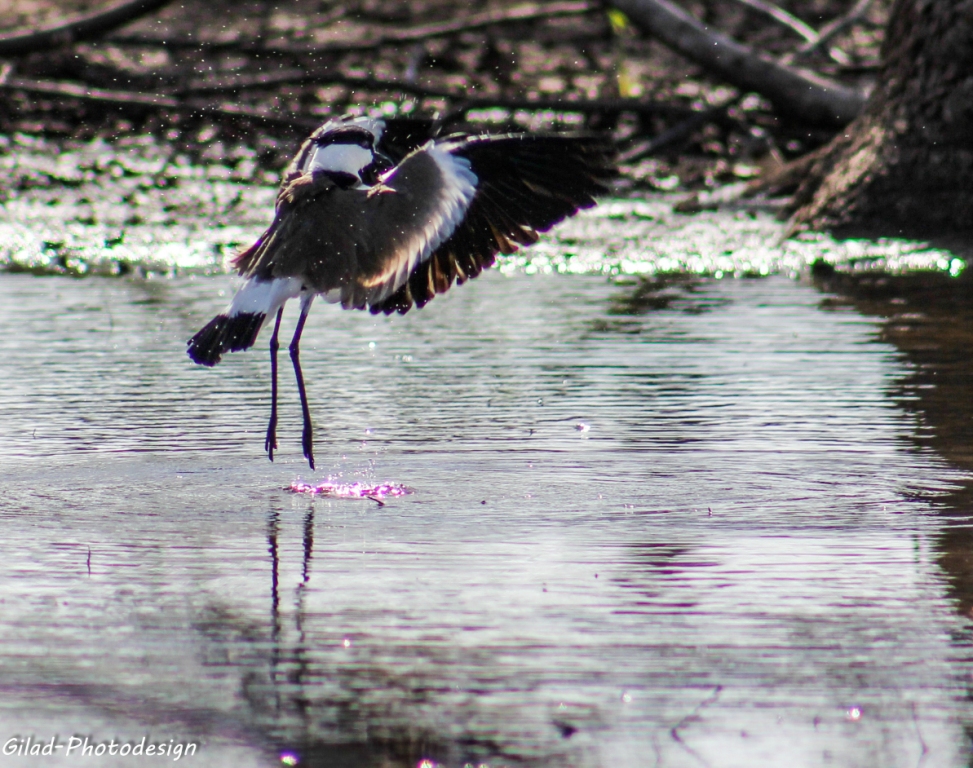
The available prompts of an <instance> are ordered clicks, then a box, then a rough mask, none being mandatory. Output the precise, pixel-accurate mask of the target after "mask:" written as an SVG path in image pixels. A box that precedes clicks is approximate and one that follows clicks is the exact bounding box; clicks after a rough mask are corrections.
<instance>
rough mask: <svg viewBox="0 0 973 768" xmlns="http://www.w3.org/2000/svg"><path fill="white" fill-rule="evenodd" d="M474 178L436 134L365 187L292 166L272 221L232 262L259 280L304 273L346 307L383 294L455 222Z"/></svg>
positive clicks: (463, 210)
mask: <svg viewBox="0 0 973 768" xmlns="http://www.w3.org/2000/svg"><path fill="white" fill-rule="evenodd" d="M476 182H477V179H476V176H475V175H474V174H473V172H472V171H471V170H470V161H469V160H468V159H466V158H465V157H462V156H460V155H454V154H451V153H450V152H449V151H447V150H446V149H444V148H441V147H439V146H437V145H436V144H434V143H432V142H429V143H427V144H426V145H425V146H423V147H422V148H420V149H418V150H416V151H414V152H412V153H411V154H409V155H408V156H407V157H406V158H405V159H404V160H403V161H402V162H401V163H400V164H399V165H398V166H396V168H395V169H393V170H392V171H390V172H389V173H388V174H386V175H385V176H383V177H382V181H381V183H379V184H376V185H375V186H373V187H370V188H348V187H342V185H341V184H338V183H335V181H334V180H333V179H332V178H330V177H329V176H328V175H327V173H321V172H315V173H305V174H299V175H293V174H290V175H289V176H288V177H287V178H285V180H284V184H283V185H282V187H281V190H280V194H279V195H278V198H277V211H276V215H275V217H274V222H273V223H272V224H271V226H270V227H269V228H268V230H267V231H266V232H265V233H264V234H263V235H262V236H261V237H260V239H259V240H258V241H257V242H256V243H255V244H254V245H253V246H251V248H249V249H247V250H246V251H244V252H243V253H242V254H240V255H239V256H238V257H237V258H236V259H235V260H234V265H235V266H236V267H237V269H238V270H239V271H240V274H242V275H243V276H244V277H248V278H256V279H258V280H276V279H280V278H291V277H295V278H300V279H302V280H303V281H304V284H305V285H306V286H307V288H308V289H310V290H313V291H315V292H317V293H321V294H324V296H325V298H326V299H328V300H330V301H340V302H341V304H342V306H344V307H345V308H346V309H351V308H354V309H364V308H365V307H366V306H374V305H376V304H381V303H382V302H383V301H385V300H386V299H388V297H390V296H391V295H393V294H394V293H395V292H396V291H398V290H400V289H401V288H402V286H403V285H405V283H406V281H407V280H408V279H409V275H411V274H412V272H413V271H415V269H416V267H417V266H418V265H419V264H421V263H422V262H423V261H426V260H428V259H429V256H430V255H431V254H432V253H433V252H434V251H435V250H436V249H438V248H439V247H440V246H441V245H442V244H443V243H444V242H445V241H446V240H447V239H448V238H449V236H450V235H451V234H452V233H453V232H454V231H455V230H456V228H457V226H458V225H459V223H460V222H461V221H462V220H463V217H464V215H465V214H466V212H467V209H468V208H469V206H470V203H471V201H472V199H473V196H474V192H475V189H476Z"/></svg>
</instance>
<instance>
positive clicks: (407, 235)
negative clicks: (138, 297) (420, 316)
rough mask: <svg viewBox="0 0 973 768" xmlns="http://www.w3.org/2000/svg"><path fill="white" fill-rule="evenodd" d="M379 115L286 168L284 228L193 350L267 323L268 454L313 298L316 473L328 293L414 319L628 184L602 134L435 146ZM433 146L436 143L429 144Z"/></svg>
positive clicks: (250, 334)
mask: <svg viewBox="0 0 973 768" xmlns="http://www.w3.org/2000/svg"><path fill="white" fill-rule="evenodd" d="M386 133H387V131H386V123H385V121H383V120H380V119H374V118H367V117H343V118H338V119H335V120H329V121H328V122H327V123H325V124H324V125H322V126H321V127H319V128H318V129H317V130H315V131H314V133H312V134H311V136H310V137H309V138H308V139H307V140H306V141H305V142H304V144H303V145H302V146H301V149H300V151H299V152H298V153H297V156H296V157H295V158H294V159H293V160H292V161H291V163H290V165H289V166H288V168H287V170H286V171H285V173H284V178H283V181H282V183H281V187H280V191H279V192H278V194H277V205H276V212H275V215H274V220H273V222H272V223H271V225H270V226H269V227H268V228H267V230H266V231H265V232H264V233H263V234H262V235H261V236H260V237H259V238H258V239H257V241H256V242H255V243H254V244H253V245H251V246H250V247H249V248H247V249H246V250H245V251H243V252H242V253H240V254H239V255H238V256H236V257H235V258H234V259H233V261H232V264H233V266H234V267H235V268H236V270H237V272H238V273H239V274H240V275H241V276H242V277H243V278H244V280H245V282H244V283H243V285H242V287H241V288H240V289H239V291H237V293H236V295H235V296H234V297H233V300H232V301H231V302H230V305H229V306H228V307H227V308H226V309H225V310H223V312H221V313H220V314H218V315H217V316H216V317H214V318H213V319H212V320H211V321H210V322H209V323H207V324H206V325H205V326H204V327H203V328H202V330H200V331H199V333H197V334H196V335H195V336H193V337H192V338H191V339H190V340H189V342H188V345H189V348H188V350H187V351H188V353H189V356H190V357H191V358H192V359H193V361H194V362H196V363H199V364H200V365H206V366H213V365H216V364H217V363H218V362H219V361H220V359H221V358H222V356H223V354H224V353H226V352H236V351H239V350H243V349H248V348H250V347H252V346H253V344H254V342H255V341H256V339H257V334H258V333H259V332H260V329H261V328H262V327H263V325H264V323H265V321H266V320H267V318H271V317H273V318H275V319H274V330H273V334H272V335H271V337H270V361H271V405H270V423H269V424H268V425H267V435H266V440H265V443H264V448H265V450H266V451H267V454H268V456H269V458H270V460H271V461H273V459H274V449H276V448H277V350H278V348H279V346H280V345H279V342H278V339H277V336H278V331H279V330H280V320H281V316H282V315H283V310H284V304H285V303H286V302H287V301H288V300H289V299H299V300H300V317H299V319H298V321H297V327H296V329H295V331H294V337H293V339H292V340H291V343H290V357H291V361H292V362H293V365H294V372H295V375H296V377H297V386H298V391H299V393H300V398H301V409H302V412H303V418H304V427H303V432H302V440H301V442H302V447H303V450H304V457H305V458H306V459H307V460H308V463H309V464H310V466H311V469H312V470H313V469H314V450H313V436H312V428H311V412H310V407H309V406H308V399H307V392H306V390H305V386H304V375H303V373H302V371H301V363H300V346H299V345H300V339H301V333H302V331H303V330H304V323H305V321H306V320H307V314H308V311H309V310H310V309H311V303H312V302H313V301H314V298H315V297H316V296H319V295H320V296H322V297H324V299H325V301H328V302H333V303H340V304H341V306H342V307H343V308H345V309H368V310H370V311H371V312H372V313H378V312H384V313H385V314H390V313H392V312H399V313H403V314H404V313H405V312H407V311H408V310H409V309H410V308H411V307H412V306H416V307H422V306H424V305H425V304H426V303H427V302H429V301H430V300H431V299H432V298H433V297H434V296H435V295H436V294H437V293H442V292H444V291H446V290H448V289H449V287H450V286H452V285H453V284H454V283H456V284H461V283H463V282H465V281H466V280H469V279H472V278H474V277H476V276H477V275H478V274H479V273H480V272H481V271H482V270H484V269H486V268H488V267H490V266H491V265H492V264H493V263H494V260H495V258H496V255H497V254H498V253H503V254H509V253H513V252H515V251H516V250H517V248H518V246H520V245H530V244H532V243H534V242H536V241H537V239H538V232H544V231H546V230H548V229H550V228H551V227H552V226H554V225H555V224H557V223H558V222H560V221H562V220H563V219H564V218H566V217H568V216H572V215H574V214H575V213H577V211H578V210H579V209H581V208H590V207H591V206H593V205H594V204H595V199H594V198H595V196H596V195H599V194H604V193H605V192H607V191H608V187H607V183H608V181H609V180H610V179H611V178H612V177H613V176H614V174H615V171H614V165H613V157H614V150H613V148H612V145H611V143H610V142H609V141H608V140H606V139H604V138H602V137H599V136H596V135H591V134H553V133H548V134H527V133H506V134H481V135H468V134H454V135H450V136H446V137H442V138H435V139H429V140H426V141H419V140H416V137H415V136H414V134H409V133H404V132H400V133H401V136H400V137H399V138H398V139H397V140H393V138H392V137H388V138H387V137H386ZM423 138H425V137H423Z"/></svg>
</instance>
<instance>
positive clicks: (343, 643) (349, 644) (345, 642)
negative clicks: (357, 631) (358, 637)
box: [341, 637, 351, 648]
mask: <svg viewBox="0 0 973 768" xmlns="http://www.w3.org/2000/svg"><path fill="white" fill-rule="evenodd" d="M341 644H342V645H343V646H344V647H345V648H351V640H349V639H348V638H347V637H346V638H345V639H344V640H342V641H341Z"/></svg>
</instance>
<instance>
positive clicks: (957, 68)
mask: <svg viewBox="0 0 973 768" xmlns="http://www.w3.org/2000/svg"><path fill="white" fill-rule="evenodd" d="M882 60H883V65H882V70H881V72H880V75H879V81H878V83H877V85H876V87H875V90H874V91H873V92H872V95H871V97H870V98H869V100H868V103H867V104H866V105H865V109H864V111H863V112H862V114H861V115H860V116H859V117H858V118H857V119H856V120H855V121H854V122H852V123H851V124H850V125H849V126H848V127H847V128H846V129H845V130H843V131H841V133H839V135H838V136H837V137H836V138H835V139H834V140H833V141H832V142H831V144H829V145H828V146H827V147H826V148H825V149H824V150H823V151H819V152H818V153H817V156H816V158H815V160H814V162H813V164H812V166H811V169H810V171H809V173H808V175H807V177H806V178H805V179H804V181H803V183H802V184H801V185H800V186H799V187H798V190H797V192H796V193H795V196H794V200H793V203H792V205H793V208H795V209H796V210H795V212H794V215H793V217H792V218H791V224H790V233H791V234H794V233H796V232H798V231H801V230H805V229H816V230H830V231H834V232H837V233H839V234H842V233H844V234H870V235H913V236H929V235H939V234H943V233H945V232H957V231H964V230H973V0H896V2H895V4H894V6H893V8H892V12H891V16H890V18H889V25H888V29H887V31H886V38H885V43H884V45H883V49H882Z"/></svg>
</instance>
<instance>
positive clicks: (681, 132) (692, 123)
mask: <svg viewBox="0 0 973 768" xmlns="http://www.w3.org/2000/svg"><path fill="white" fill-rule="evenodd" d="M739 100H740V97H739V96H735V97H734V98H732V99H730V100H729V101H727V102H725V103H723V104H720V105H719V106H716V107H710V108H709V109H704V110H700V111H699V112H694V113H693V114H692V115H691V116H690V117H687V118H686V119H685V120H683V121H682V122H679V123H676V124H675V125H674V126H672V127H671V128H669V129H667V130H665V131H663V132H662V133H660V134H659V135H658V136H654V137H653V138H651V139H649V140H648V141H641V142H639V143H638V144H636V145H634V146H632V147H629V148H628V149H626V150H625V151H624V152H620V153H619V154H618V158H617V159H618V162H619V163H634V162H636V161H637V160H641V159H642V158H644V157H649V156H650V155H654V154H655V153H656V152H658V151H659V150H662V149H665V148H666V147H668V146H670V145H672V144H675V143H676V142H677V141H682V140H683V139H685V138H687V137H688V136H690V135H692V134H693V133H694V132H695V131H697V130H698V129H699V128H701V127H703V126H704V125H706V124H707V123H710V122H712V121H713V120H715V119H717V118H719V117H721V116H722V115H723V114H724V113H725V112H726V110H727V109H729V108H730V107H732V106H733V105H734V104H736V103H737V102H738V101H739Z"/></svg>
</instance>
